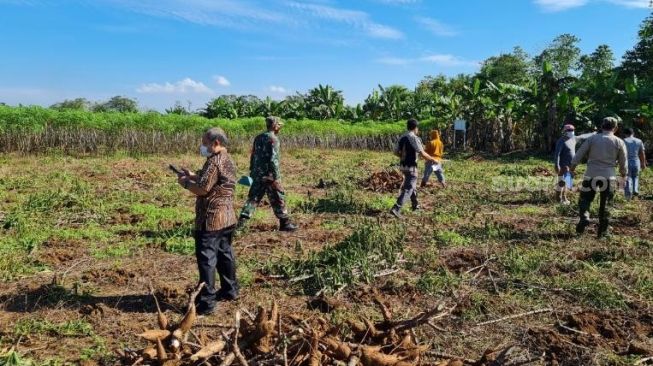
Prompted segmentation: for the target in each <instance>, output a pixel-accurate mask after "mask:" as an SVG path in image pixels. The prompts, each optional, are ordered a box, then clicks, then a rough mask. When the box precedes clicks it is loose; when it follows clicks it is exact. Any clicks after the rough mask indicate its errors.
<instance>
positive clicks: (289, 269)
mask: <svg viewBox="0 0 653 366" xmlns="http://www.w3.org/2000/svg"><path fill="white" fill-rule="evenodd" d="M404 236H405V231H404V230H403V229H402V228H401V227H399V226H390V225H386V226H382V225H379V224H376V223H370V222H364V223H361V224H358V226H357V227H356V228H355V229H354V232H353V233H352V234H351V235H350V236H349V237H347V238H346V239H344V240H343V241H342V242H340V243H338V244H336V245H334V246H328V247H326V248H324V249H323V250H322V251H319V252H311V253H309V255H308V258H307V259H300V260H287V261H282V262H281V263H277V264H273V265H272V271H274V272H276V273H279V274H283V275H285V276H286V277H288V278H295V277H306V278H305V279H304V280H302V281H300V282H301V283H302V284H303V288H304V293H306V294H307V295H314V294H316V293H317V292H320V291H329V290H334V289H338V288H340V287H341V286H347V285H351V284H355V283H358V282H367V283H369V282H371V281H372V280H373V279H374V275H375V274H377V273H378V272H380V271H382V270H384V269H388V268H391V267H392V266H393V265H394V264H395V262H396V260H397V258H398V254H399V253H400V252H401V251H402V250H403V245H404Z"/></svg>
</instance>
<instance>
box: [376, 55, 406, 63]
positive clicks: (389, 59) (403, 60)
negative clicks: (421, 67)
mask: <svg viewBox="0 0 653 366" xmlns="http://www.w3.org/2000/svg"><path fill="white" fill-rule="evenodd" d="M376 62H378V63H380V64H386V65H408V64H409V63H411V62H413V60H410V59H407V58H400V57H382V58H380V59H377V60H376Z"/></svg>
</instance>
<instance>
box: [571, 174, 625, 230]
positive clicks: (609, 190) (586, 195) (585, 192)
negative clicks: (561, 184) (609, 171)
mask: <svg viewBox="0 0 653 366" xmlns="http://www.w3.org/2000/svg"><path fill="white" fill-rule="evenodd" d="M616 185H617V182H615V181H611V180H610V179H605V178H593V179H585V180H584V181H583V185H582V187H581V189H580V198H579V199H578V211H579V212H578V213H579V215H580V220H581V221H584V222H587V221H589V218H590V212H589V211H590V206H591V205H592V201H594V198H595V197H596V194H597V193H598V194H599V197H600V200H599V230H598V231H599V233H604V232H606V231H607V230H608V225H609V223H610V208H611V207H610V206H611V205H612V200H613V199H614V193H615V189H616Z"/></svg>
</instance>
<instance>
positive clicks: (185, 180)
mask: <svg viewBox="0 0 653 366" xmlns="http://www.w3.org/2000/svg"><path fill="white" fill-rule="evenodd" d="M219 177H220V170H219V167H218V164H217V158H215V157H213V158H210V159H207V160H206V163H205V164H204V167H203V168H202V170H201V171H200V174H199V175H197V176H196V179H195V180H191V179H190V178H189V177H188V176H182V177H179V180H178V183H179V184H180V185H181V186H182V187H184V189H187V190H189V191H190V192H191V193H193V194H194V195H196V196H206V195H207V194H208V193H209V192H210V191H211V188H213V186H214V185H215V184H216V183H217V182H218V178H219Z"/></svg>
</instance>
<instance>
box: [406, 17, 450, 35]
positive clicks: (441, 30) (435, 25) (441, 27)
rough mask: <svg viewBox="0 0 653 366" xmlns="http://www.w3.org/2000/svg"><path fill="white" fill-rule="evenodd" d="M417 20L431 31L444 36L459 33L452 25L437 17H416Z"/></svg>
mask: <svg viewBox="0 0 653 366" xmlns="http://www.w3.org/2000/svg"><path fill="white" fill-rule="evenodd" d="M415 20H416V21H417V23H419V24H420V25H421V26H422V28H424V29H426V30H428V31H430V32H431V33H433V34H435V35H437V36H442V37H453V36H455V35H458V31H456V30H455V29H453V28H452V27H451V26H449V25H447V24H444V23H442V22H440V21H439V20H437V19H433V18H427V17H416V18H415Z"/></svg>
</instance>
